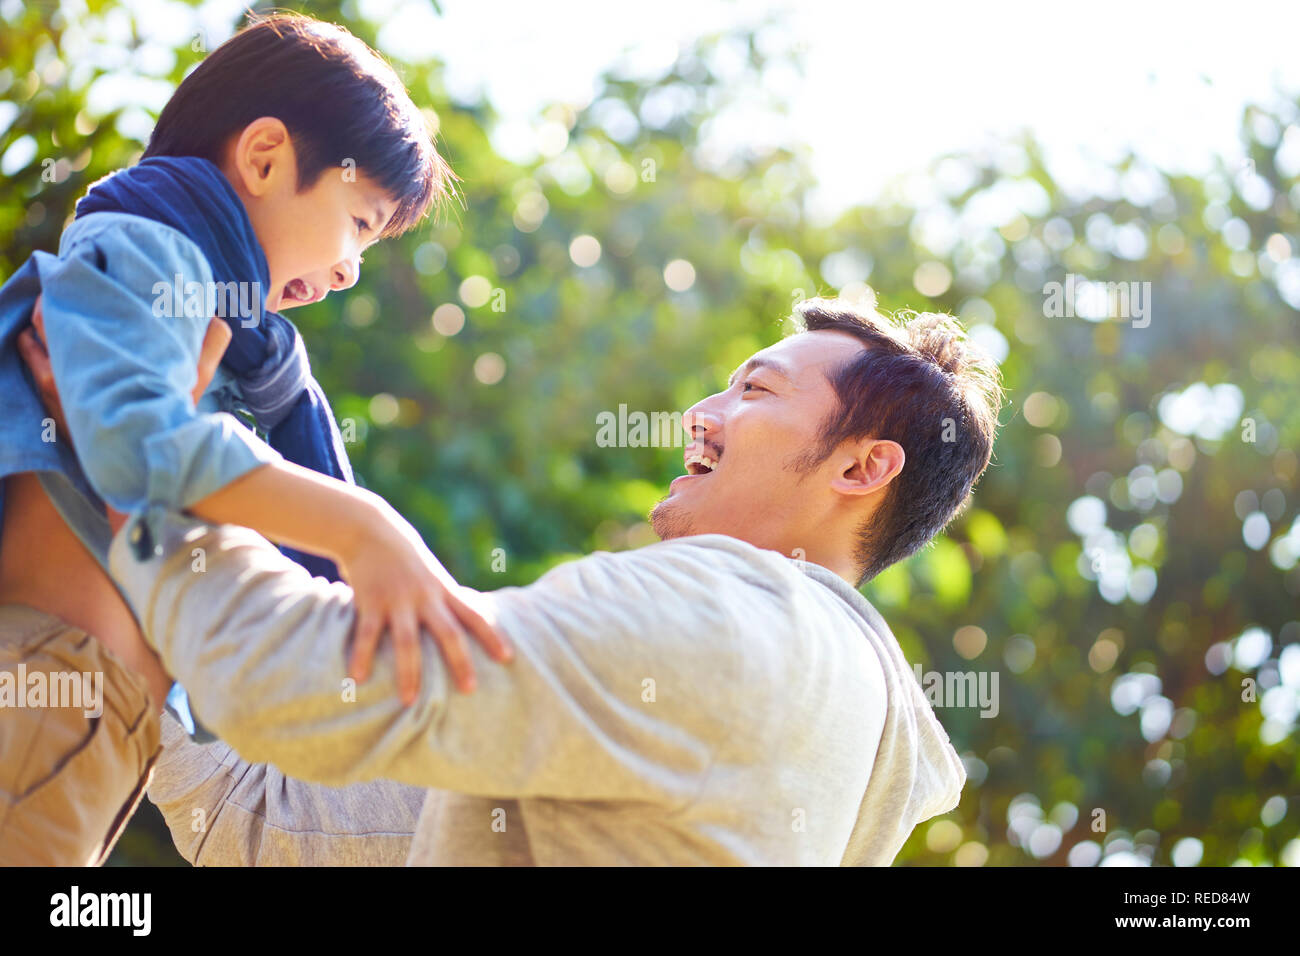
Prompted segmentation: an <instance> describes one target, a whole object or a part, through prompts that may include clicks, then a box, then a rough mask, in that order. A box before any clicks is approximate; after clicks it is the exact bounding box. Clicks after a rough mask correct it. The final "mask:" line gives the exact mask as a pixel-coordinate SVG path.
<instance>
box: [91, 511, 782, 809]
mask: <svg viewBox="0 0 1300 956" xmlns="http://www.w3.org/2000/svg"><path fill="white" fill-rule="evenodd" d="M130 530H131V527H130V525H128V526H127V527H126V528H124V529H123V532H122V533H121V534H119V535H118V536H117V538H116V539H115V541H114V544H113V549H112V552H111V562H112V567H113V572H114V575H115V576H116V577H117V579H118V580H119V581H121V582H122V584H123V586H124V589H125V591H126V592H127V594H128V596H129V597H130V599H131V601H132V603H133V605H134V606H135V608H136V611H137V614H138V615H139V617H140V620H141V622H142V629H143V631H144V633H145V635H146V639H148V640H150V641H151V642H152V643H153V644H154V645H155V646H156V647H157V649H158V651H159V654H160V656H161V657H162V659H163V661H164V663H165V664H166V666H167V667H168V669H169V671H170V672H171V673H173V674H175V675H176V677H177V679H179V680H181V681H183V682H184V683H185V684H186V686H187V687H189V688H192V695H193V697H192V700H193V704H194V707H195V711H196V713H197V714H198V715H199V717H200V719H202V720H203V722H204V723H205V724H206V725H207V726H209V727H211V728H212V729H213V731H214V732H215V733H217V734H218V735H219V736H220V737H221V738H222V739H223V740H225V741H226V742H228V743H229V744H230V745H231V746H232V747H234V748H235V750H236V751H237V752H238V753H239V754H240V755H241V756H242V757H244V758H245V759H247V760H250V761H253V762H267V763H273V764H275V765H276V766H277V767H278V768H280V769H281V770H283V771H284V772H285V773H286V774H289V775H290V776H293V777H297V778H299V779H302V780H309V781H316V782H320V783H325V784H329V785H342V784H348V783H353V782H356V781H362V780H368V779H374V778H377V777H387V778H390V779H393V780H397V781H400V782H402V783H407V784H412V785H416V786H421V787H438V788H441V789H447V790H456V791H460V792H463V793H470V794H479V795H492V796H501V797H521V798H526V797H550V798H556V799H574V800H602V799H607V800H635V801H646V802H651V803H655V804H658V805H660V806H664V805H671V806H684V805H686V804H687V803H689V802H690V801H691V800H692V799H694V798H695V797H696V796H697V795H698V793H699V791H700V790H701V788H702V786H703V784H704V781H705V779H706V776H707V774H708V771H709V769H710V767H711V766H712V764H713V762H714V760H715V757H716V756H717V754H718V753H719V752H720V751H724V749H725V747H726V745H727V740H728V738H729V736H730V734H731V732H732V731H733V730H734V729H736V727H737V726H738V725H746V726H749V725H753V726H761V725H763V724H764V722H765V721H766V720H767V719H768V716H770V710H771V707H772V702H771V699H770V695H768V694H766V693H765V692H764V688H765V687H769V686H771V685H772V678H773V670H774V667H773V664H772V659H773V656H774V655H777V654H779V651H778V649H779V648H780V647H782V646H783V643H784V642H788V641H789V640H790V639H791V638H790V634H791V632H792V630H793V627H794V624H793V622H792V621H791V620H790V613H789V607H788V598H787V597H785V596H784V594H785V591H784V590H783V589H782V588H780V587H774V586H773V580H772V578H773V574H774V573H776V574H780V573H781V570H780V568H775V569H774V567H769V566H768V564H767V563H764V562H762V561H758V560H756V559H753V558H752V557H746V556H745V555H744V554H742V553H741V552H740V551H738V550H736V549H731V548H727V547H723V546H720V545H717V544H715V545H713V546H705V545H701V544H689V543H685V542H671V543H668V544H664V545H657V546H653V547H651V548H644V549H640V550H639V551H635V552H625V553H623V554H617V555H611V554H597V555H593V556H591V557H588V558H585V559H582V560H580V561H574V562H571V563H569V564H565V565H562V566H560V567H559V568H556V569H554V570H553V571H551V572H550V573H548V574H547V575H546V576H544V577H543V578H542V579H541V580H540V581H538V582H537V583H536V584H534V585H532V586H530V587H528V588H508V589H505V590H503V591H498V592H494V593H492V594H490V595H482V596H481V598H482V599H483V601H484V603H485V604H486V605H488V606H489V608H490V613H491V614H492V616H494V618H495V620H496V623H497V625H498V626H499V627H500V629H501V630H502V631H503V632H504V633H505V634H507V635H508V636H509V638H510V640H511V641H512V642H513V643H514V644H515V645H516V648H517V654H516V659H515V661H514V662H513V663H512V664H510V665H509V666H506V667H494V668H490V669H486V670H483V671H481V673H482V675H483V679H482V681H481V683H480V686H479V689H478V690H477V692H476V693H474V694H472V695H456V694H452V693H449V688H448V681H447V677H446V674H445V671H444V669H443V666H442V664H441V662H440V661H439V660H438V658H437V656H436V655H430V654H425V655H423V657H422V662H423V666H424V673H423V679H422V681H421V688H422V689H421V693H420V696H419V699H418V700H417V702H416V705H415V706H414V707H410V708H402V707H401V706H399V704H398V702H397V700H396V698H395V694H394V693H393V689H394V687H393V660H392V655H391V654H390V653H388V652H387V648H385V649H384V650H383V651H381V653H380V656H379V657H378V658H377V659H376V671H375V679H374V680H372V681H370V682H369V683H367V684H365V685H361V686H353V685H352V683H351V682H350V681H348V680H347V679H346V671H345V669H344V665H345V658H346V653H347V645H348V640H349V638H348V635H349V631H350V629H351V620H352V608H351V595H350V592H349V589H348V588H347V587H346V585H343V584H340V583H334V584H331V583H328V582H325V581H324V580H322V579H319V578H316V579H313V578H310V577H309V576H308V575H307V574H306V572H305V571H303V570H302V569H301V568H299V567H297V566H296V565H294V564H293V563H292V562H290V561H288V560H287V559H285V558H284V557H283V556H282V555H280V554H279V553H278V552H277V551H275V550H274V549H273V548H271V547H270V546H269V545H268V544H267V542H266V541H265V540H263V539H261V538H260V537H259V536H257V535H256V534H253V533H252V532H249V531H247V530H246V529H241V528H234V527H219V528H212V527H208V526H205V525H202V524H200V523H198V522H194V521H189V520H185V519H179V518H178V519H176V520H174V521H172V522H169V523H168V525H167V527H166V532H165V536H164V540H163V542H162V543H163V546H164V547H163V552H164V553H163V555H162V556H160V557H151V558H148V559H146V560H145V561H143V562H139V561H136V559H135V558H134V557H133V556H132V554H131V552H130V549H129V548H127V547H126V546H125V542H124V535H129V533H130ZM195 549H201V551H202V553H203V554H204V561H205V570H203V571H201V572H197V571H193V570H191V568H192V563H191V562H192V558H191V555H192V554H193V553H195ZM749 552H753V553H755V554H761V553H760V552H754V549H752V548H751V549H749ZM773 560H776V556H773ZM787 573H791V574H793V573H796V572H793V571H788V572H787ZM738 620H744V621H745V622H746V625H745V631H746V633H745V636H744V639H743V642H742V638H741V635H740V634H739V633H738V631H739V627H738V623H737V622H738ZM425 639H426V640H427V638H425Z"/></svg>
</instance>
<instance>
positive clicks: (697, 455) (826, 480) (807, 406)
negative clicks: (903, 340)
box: [650, 331, 864, 554]
mask: <svg viewBox="0 0 1300 956" xmlns="http://www.w3.org/2000/svg"><path fill="white" fill-rule="evenodd" d="M863 347H864V346H863V344H862V343H861V342H860V341H858V340H857V339H856V338H854V337H853V336H851V335H848V334H846V333H843V332H832V331H820V332H802V333H798V334H796V335H791V336H789V337H788V338H785V339H782V340H781V341H780V342H777V343H776V344H775V345H772V346H769V347H768V348H765V349H763V350H762V351H761V352H758V353H756V354H755V355H753V356H752V357H751V358H750V359H749V360H748V361H746V362H745V364H743V365H742V366H741V367H740V368H739V369H737V370H736V372H735V374H734V375H733V376H732V378H731V381H730V383H729V384H728V386H727V388H726V390H725V391H721V392H718V393H717V394H716V395H711V396H710V397H708V398H706V399H704V400H703V401H701V402H699V403H698V404H696V405H694V406H692V407H691V408H690V409H689V410H688V411H687V412H685V413H684V415H683V417H682V418H683V420H682V424H683V427H684V428H685V430H686V434H687V441H688V445H687V447H686V449H685V454H684V456H683V457H684V461H685V463H686V467H687V472H688V473H687V474H685V475H682V476H681V477H679V478H676V479H674V480H673V482H672V484H671V485H670V486H669V491H668V496H667V497H666V498H664V500H662V501H661V502H659V504H658V505H656V506H655V508H654V511H653V512H651V515H650V521H651V524H652V525H653V526H654V530H655V532H656V533H657V534H658V535H659V537H660V538H663V539H668V538H675V537H680V536H683V535H690V534H715V533H716V534H726V535H730V536H732V537H735V538H740V539H742V540H745V541H748V542H750V543H751V544H754V545H756V546H757V547H761V548H770V549H772V550H775V551H781V552H782V553H786V554H789V553H791V552H793V551H794V549H795V548H804V549H805V550H808V549H810V547H811V546H812V543H811V542H809V541H808V540H806V539H807V537H808V536H809V535H810V534H813V533H814V530H813V529H816V528H817V527H818V526H819V525H821V523H822V522H823V521H824V520H825V518H826V515H827V514H828V512H829V510H830V509H832V508H834V507H836V506H837V505H839V503H840V502H839V500H838V499H839V496H838V495H837V494H836V492H835V491H834V489H833V488H832V487H831V484H830V483H831V481H832V480H833V478H834V477H835V475H836V474H839V473H840V465H841V464H843V463H842V462H840V461H839V459H838V457H837V456H836V455H832V456H831V457H830V458H828V459H827V460H826V461H824V462H822V463H821V464H819V465H817V466H815V467H812V468H808V469H805V470H803V471H800V470H799V469H798V467H797V466H798V464H799V462H800V460H801V459H804V458H806V457H807V456H808V455H810V454H811V453H813V452H814V450H815V449H816V448H817V445H818V440H817V436H818V432H819V429H820V427H821V424H822V422H823V421H824V420H825V418H826V416H827V415H829V414H831V413H832V412H833V411H834V410H835V409H836V408H837V407H838V402H837V399H836V397H835V392H834V389H832V387H831V384H830V381H829V379H828V373H829V372H830V371H832V370H833V369H834V368H835V367H836V366H838V365H840V364H841V363H843V362H846V361H848V360H849V359H852V358H853V357H854V356H856V355H857V354H858V353H860V352H861V350H862V349H863ZM846 460H847V459H846ZM710 468H711V470H710Z"/></svg>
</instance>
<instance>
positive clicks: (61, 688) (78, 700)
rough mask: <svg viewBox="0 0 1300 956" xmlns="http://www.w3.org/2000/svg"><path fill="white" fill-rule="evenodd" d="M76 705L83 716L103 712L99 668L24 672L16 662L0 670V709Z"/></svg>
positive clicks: (24, 669) (102, 686)
mask: <svg viewBox="0 0 1300 956" xmlns="http://www.w3.org/2000/svg"><path fill="white" fill-rule="evenodd" d="M5 707H15V708H23V707H79V708H81V712H82V714H83V715H84V716H86V717H99V716H100V715H102V714H103V713H104V673H103V671H94V672H91V671H81V672H77V671H56V672H55V673H53V674H47V673H46V672H45V671H33V672H32V673H30V674H29V673H27V664H26V663H23V662H19V664H18V666H17V667H16V668H15V669H14V670H12V671H10V670H4V671H0V708H5Z"/></svg>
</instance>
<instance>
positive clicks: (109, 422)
mask: <svg viewBox="0 0 1300 956" xmlns="http://www.w3.org/2000/svg"><path fill="white" fill-rule="evenodd" d="M211 280H212V274H211V269H210V267H209V266H208V263H207V260H206V259H204V258H203V255H202V253H201V252H200V251H199V250H198V247H197V246H195V245H194V244H193V243H192V242H190V241H189V240H188V239H186V238H185V237H184V236H182V235H180V234H179V233H177V232H175V231H174V230H169V229H164V228H162V227H159V226H157V225H156V224H153V223H148V222H145V221H141V222H139V223H129V224H123V225H121V226H120V227H118V228H117V229H114V230H112V231H111V232H108V231H104V232H100V233H98V234H97V235H95V236H94V237H92V238H87V239H83V240H81V241H80V242H77V243H76V244H74V245H73V246H71V247H70V248H69V249H67V250H66V251H65V252H64V255H63V256H62V257H61V258H60V259H58V260H57V261H55V262H53V263H52V264H50V265H48V266H47V267H46V268H44V269H43V270H42V276H41V289H42V297H41V298H42V311H43V318H44V325H45V339H46V348H47V349H48V352H49V357H50V365H51V368H52V370H53V374H54V379H55V381H56V382H58V385H59V392H60V397H61V399H62V404H63V409H64V414H65V416H66V418H67V423H68V431H69V432H70V437H71V439H72V443H73V445H74V446H75V447H76V450H77V457H78V460H79V461H80V463H81V466H82V469H83V470H84V471H85V473H86V477H87V479H88V480H89V481H90V484H91V486H92V487H93V488H94V489H95V491H96V492H97V493H98V494H99V496H100V497H101V498H103V499H104V501H106V502H107V503H108V504H109V505H111V506H112V507H113V508H115V509H117V510H118V511H123V512H134V511H138V510H141V509H143V508H144V507H146V505H149V504H156V505H162V506H165V507H171V508H185V507H188V506H189V505H191V504H193V503H194V502H195V501H198V500H200V499H202V498H204V497H205V496H207V495H209V494H212V493H213V492H214V491H217V490H218V489H220V488H222V487H224V486H225V485H226V484H228V483H229V482H231V481H233V480H235V479H236V478H239V477H241V476H243V475H245V474H247V473H248V472H250V471H252V470H254V469H256V468H259V467H261V466H263V465H265V464H268V463H270V462H274V461H279V460H281V456H280V454H279V453H278V452H276V451H275V450H274V449H272V448H271V447H270V446H268V445H266V444H265V443H264V442H262V441H260V440H259V439H258V438H257V437H256V436H255V435H253V434H252V432H250V431H249V430H248V429H246V428H244V427H243V426H242V425H240V424H239V423H238V422H237V421H236V419H235V418H234V417H233V416H231V415H227V414H224V413H219V414H204V415H201V414H198V413H197V412H196V411H195V408H194V403H193V401H192V399H191V397H190V392H191V390H192V389H193V388H194V384H195V380H196V375H197V373H196V367H197V363H198V360H199V355H200V350H201V346H202V342H203V336H204V333H205V331H206V329H207V325H208V321H209V319H210V318H211V317H210V316H207V315H202V316H197V315H184V314H182V315H170V314H167V313H169V312H170V311H172V310H171V309H170V304H171V295H170V290H171V288H172V286H173V283H175V282H180V283H181V284H182V288H184V287H185V285H186V284H189V283H198V284H199V286H200V288H208V287H209V286H210V283H211ZM156 287H157V288H164V289H166V290H167V292H166V293H165V294H164V295H162V296H160V295H159V294H158V293H156V292H155V291H154V290H155V288H156ZM155 302H161V303H162V304H163V305H166V306H168V307H167V308H159V309H156V308H155Z"/></svg>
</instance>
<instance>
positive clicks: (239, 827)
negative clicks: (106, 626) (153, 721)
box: [149, 714, 426, 866]
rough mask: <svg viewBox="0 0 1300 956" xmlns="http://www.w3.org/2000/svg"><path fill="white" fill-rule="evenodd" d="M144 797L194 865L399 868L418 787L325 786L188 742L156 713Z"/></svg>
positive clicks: (416, 815) (381, 783) (416, 809)
mask: <svg viewBox="0 0 1300 956" xmlns="http://www.w3.org/2000/svg"><path fill="white" fill-rule="evenodd" d="M162 742H163V750H162V754H161V755H160V756H159V758H158V762H157V764H156V765H155V766H154V778H153V783H152V784H151V785H150V787H149V799H150V800H152V801H153V802H154V804H155V805H156V806H157V807H158V809H159V810H160V811H161V812H162V815H163V818H164V819H165V820H166V821H167V826H168V828H170V830H171V832H172V840H173V841H174V842H175V844H176V849H177V850H178V851H179V852H180V854H181V856H183V857H185V859H186V860H188V861H189V862H190V863H193V864H194V865H195V866H401V865H403V864H404V863H405V862H406V858H407V855H408V854H409V853H410V848H411V838H412V836H413V835H414V833H415V827H416V823H417V822H418V821H419V819H420V808H421V806H422V805H423V803H424V797H425V793H426V791H425V790H423V789H421V788H419V787H408V786H404V785H402V784H399V783H394V782H392V781H391V780H376V781H374V782H371V783H358V784H353V785H352V786H350V787H340V788H333V787H323V786H321V785H319V784H308V783H303V782H302V781H299V780H293V779H291V778H289V777H286V776H285V775H284V774H283V773H281V772H280V771H279V770H278V769H276V768H275V767H272V766H268V765H266V764H257V765H251V764H248V763H246V762H245V761H243V760H240V759H239V756H238V755H237V754H236V753H235V752H234V751H232V750H231V749H230V748H229V747H228V746H226V745H225V744H223V743H219V742H218V743H212V744H205V745H204V744H196V743H193V742H191V741H190V739H189V737H188V736H187V735H186V733H185V731H184V730H183V729H182V728H181V726H180V724H178V723H177V722H176V721H175V720H174V719H173V718H172V717H171V715H169V714H164V715H163V726H162Z"/></svg>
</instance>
